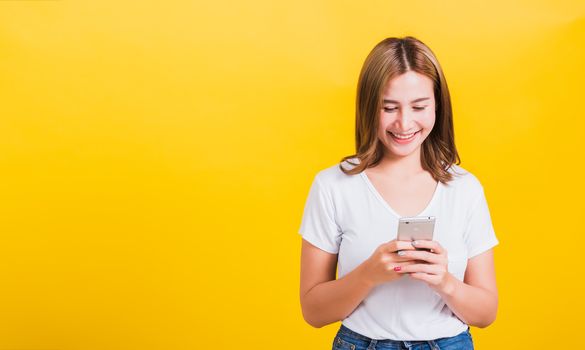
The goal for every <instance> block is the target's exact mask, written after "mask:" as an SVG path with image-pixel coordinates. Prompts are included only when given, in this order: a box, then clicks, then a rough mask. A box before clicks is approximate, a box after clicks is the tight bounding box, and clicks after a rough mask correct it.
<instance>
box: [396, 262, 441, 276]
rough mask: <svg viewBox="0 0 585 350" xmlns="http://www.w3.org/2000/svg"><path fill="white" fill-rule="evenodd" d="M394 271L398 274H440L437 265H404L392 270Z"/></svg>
mask: <svg viewBox="0 0 585 350" xmlns="http://www.w3.org/2000/svg"><path fill="white" fill-rule="evenodd" d="M394 271H396V272H398V273H417V272H423V273H427V274H430V275H436V274H438V273H439V272H440V267H439V266H437V265H430V264H412V265H405V266H399V268H398V269H396V268H395V269H394Z"/></svg>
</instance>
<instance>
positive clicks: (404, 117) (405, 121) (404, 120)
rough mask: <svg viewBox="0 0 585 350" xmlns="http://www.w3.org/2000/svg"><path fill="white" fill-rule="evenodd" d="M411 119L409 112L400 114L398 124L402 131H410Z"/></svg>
mask: <svg viewBox="0 0 585 350" xmlns="http://www.w3.org/2000/svg"><path fill="white" fill-rule="evenodd" d="M410 119H411V116H410V113H409V112H406V111H400V113H398V116H397V119H396V123H397V124H398V126H399V127H400V130H401V131H404V130H408V126H409V123H410Z"/></svg>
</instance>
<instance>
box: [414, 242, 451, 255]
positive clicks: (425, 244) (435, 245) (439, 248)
mask: <svg viewBox="0 0 585 350" xmlns="http://www.w3.org/2000/svg"><path fill="white" fill-rule="evenodd" d="M412 246H413V247H415V248H428V249H432V250H433V252H434V253H437V254H443V253H444V252H445V249H444V248H443V246H441V244H439V242H437V241H429V240H424V239H421V240H418V241H412Z"/></svg>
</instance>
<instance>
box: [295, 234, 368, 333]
mask: <svg viewBox="0 0 585 350" xmlns="http://www.w3.org/2000/svg"><path fill="white" fill-rule="evenodd" d="M336 267H337V254H331V253H327V252H325V251H323V250H321V249H319V248H317V247H315V246H314V245H312V244H310V243H309V242H307V241H306V240H304V239H303V245H302V248H301V288H300V294H301V308H302V311H303V317H304V319H305V321H307V323H308V324H310V325H311V326H313V327H317V328H320V327H323V326H325V325H328V324H330V323H334V322H337V321H340V320H343V319H344V318H346V317H347V316H348V315H349V314H350V313H351V312H352V311H353V310H354V309H355V308H356V307H357V306H358V305H359V303H360V302H361V301H362V300H363V299H364V298H365V297H366V296H367V295H368V293H369V292H370V290H371V289H372V288H373V284H372V283H371V282H369V281H367V280H366V278H364V276H365V274H364V273H362V272H363V271H362V270H363V268H364V265H363V264H362V265H360V266H358V267H357V268H355V269H354V270H353V271H351V272H350V273H348V274H347V275H345V276H343V277H342V278H340V279H337V280H336V279H335V270H336Z"/></svg>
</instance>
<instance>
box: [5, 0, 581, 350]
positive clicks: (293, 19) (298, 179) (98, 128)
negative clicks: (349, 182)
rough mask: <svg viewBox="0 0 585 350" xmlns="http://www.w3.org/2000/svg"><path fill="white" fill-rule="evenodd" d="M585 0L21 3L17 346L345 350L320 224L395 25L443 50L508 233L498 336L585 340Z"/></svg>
mask: <svg viewBox="0 0 585 350" xmlns="http://www.w3.org/2000/svg"><path fill="white" fill-rule="evenodd" d="M584 15H585V4H584V3H583V2H582V1H552V0H548V1H500V0H498V1H491V2H484V1H465V2H463V1H461V2H447V3H444V2H438V1H363V2H358V1H318V2H315V1H305V0H303V1H294V2H278V1H277V2H275V1H255V2H245V1H232V2H221V1H218V2H212V1H208V2H195V1H170V2H164V1H156V2H155V1H153V2H143V1H127V2H104V1H91V2H82V1H1V2H0V167H1V168H0V174H1V181H0V198H1V201H0V349H2V350H4V349H37V350H40V349H63V350H64V349H68V350H69V349H84V350H90V349H195V348H217V349H232V348H242V349H297V348H305V349H326V348H330V346H331V345H330V344H331V341H332V339H333V335H334V334H335V332H336V330H337V328H338V327H339V324H338V323H337V324H334V325H330V326H327V327H324V328H321V329H314V328H311V327H310V326H309V325H307V324H306V323H305V322H304V321H303V319H302V315H301V310H300V303H299V297H298V281H299V253H300V244H301V237H300V235H299V234H298V228H299V225H300V219H301V214H302V209H303V206H304V203H305V200H306V196H307V194H308V190H309V186H310V183H311V181H312V179H313V177H314V175H315V174H316V172H317V171H319V170H321V169H323V168H325V167H328V166H331V165H334V164H335V163H337V162H338V161H339V159H340V158H341V157H342V156H345V155H348V154H351V153H353V147H354V139H353V136H354V135H353V132H354V129H353V126H354V96H355V87H356V83H357V77H358V74H359V70H360V68H361V65H362V63H363V60H364V59H365V57H366V55H367V54H368V52H369V51H370V50H371V49H372V47H373V46H374V45H375V44H376V43H377V42H379V41H380V40H382V39H383V38H385V37H387V36H404V35H413V36H416V37H418V38H419V39H421V40H423V41H424V42H425V43H427V44H428V45H429V46H430V47H431V48H432V49H433V51H434V52H435V53H436V55H437V56H438V58H439V60H440V62H441V64H442V66H443V69H444V72H445V74H446V77H447V81H448V83H449V87H450V90H451V94H452V98H453V108H454V115H455V128H456V129H455V131H456V142H457V146H458V148H459V151H460V154H461V156H462V166H463V167H465V168H467V169H468V170H470V171H472V172H473V173H474V174H475V175H476V176H477V177H478V178H479V179H480V181H481V182H482V183H483V185H484V187H485V190H486V195H487V197H488V202H489V205H490V209H491V213H492V218H493V223H494V226H495V229H496V233H497V235H498V238H499V239H500V242H501V244H500V245H499V246H498V247H497V248H496V250H495V252H496V266H497V280H498V286H499V291H500V308H499V313H498V318H497V320H496V322H495V323H494V324H493V325H491V326H490V327H488V328H486V329H476V328H473V329H472V334H473V336H474V339H475V343H476V347H477V348H479V349H504V348H509V349H512V348H524V349H528V348H542V349H544V348H562V347H569V346H575V347H580V346H582V340H581V335H582V333H583V332H582V319H583V317H584V315H585V306H584V305H585V302H584V301H583V297H582V295H583V294H584V288H583V282H582V279H583V273H582V270H583V253H582V251H583V244H584V243H585V238H584V234H585V230H584V229H583V224H582V222H581V221H582V220H581V219H582V217H583V213H582V212H583V208H584V206H583V204H582V203H583V200H584V199H583V197H584V196H585V191H584V186H583V182H582V181H583V180H582V178H583V175H582V173H581V171H582V165H581V163H582V161H583V156H582V153H581V152H582V151H583V148H584V146H585V143H584V141H583V139H584V136H583V130H584V127H585V122H584V120H585V115H584V113H583V100H584V99H583V92H584V89H583V82H584V81H585V73H584V69H585V67H584V66H583V62H585V16H584Z"/></svg>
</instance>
